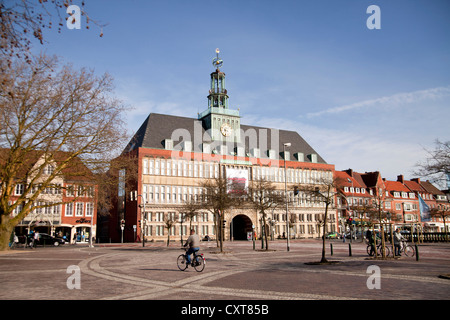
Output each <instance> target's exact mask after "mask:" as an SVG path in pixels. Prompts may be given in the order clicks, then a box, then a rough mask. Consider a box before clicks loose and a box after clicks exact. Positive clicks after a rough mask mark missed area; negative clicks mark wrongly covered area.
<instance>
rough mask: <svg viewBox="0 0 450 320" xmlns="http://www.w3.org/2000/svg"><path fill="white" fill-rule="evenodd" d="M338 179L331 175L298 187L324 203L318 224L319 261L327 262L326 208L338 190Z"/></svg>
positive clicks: (329, 205) (300, 190)
mask: <svg viewBox="0 0 450 320" xmlns="http://www.w3.org/2000/svg"><path fill="white" fill-rule="evenodd" d="M338 185H339V183H338V179H336V178H333V177H321V178H319V179H317V180H316V181H315V183H314V184H310V185H301V186H299V187H298V191H299V192H304V193H305V194H307V195H308V196H309V197H312V198H314V199H316V201H317V202H319V203H322V204H324V205H325V212H324V214H323V216H322V218H321V219H320V225H321V226H323V234H322V258H321V260H320V263H327V262H328V260H327V259H326V257H325V239H326V237H325V235H326V232H327V225H328V209H329V208H331V206H332V204H333V203H334V198H335V196H336V190H338Z"/></svg>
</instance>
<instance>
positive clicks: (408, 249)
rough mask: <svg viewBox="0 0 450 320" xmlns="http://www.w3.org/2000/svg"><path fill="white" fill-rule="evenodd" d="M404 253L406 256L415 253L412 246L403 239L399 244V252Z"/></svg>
mask: <svg viewBox="0 0 450 320" xmlns="http://www.w3.org/2000/svg"><path fill="white" fill-rule="evenodd" d="M402 253H404V254H405V256H407V257H414V255H415V254H416V250H415V249H414V247H413V246H411V245H409V244H407V243H406V241H405V240H403V241H402V242H401V244H400V254H402Z"/></svg>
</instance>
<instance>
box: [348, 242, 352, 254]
mask: <svg viewBox="0 0 450 320" xmlns="http://www.w3.org/2000/svg"><path fill="white" fill-rule="evenodd" d="M348 256H349V257H351V256H352V244H351V243H349V244H348Z"/></svg>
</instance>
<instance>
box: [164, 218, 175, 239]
mask: <svg viewBox="0 0 450 320" xmlns="http://www.w3.org/2000/svg"><path fill="white" fill-rule="evenodd" d="M174 225H175V220H174V219H173V218H172V217H171V216H169V215H167V216H165V217H164V227H165V228H166V229H167V246H169V244H170V229H172V227H173V226H174Z"/></svg>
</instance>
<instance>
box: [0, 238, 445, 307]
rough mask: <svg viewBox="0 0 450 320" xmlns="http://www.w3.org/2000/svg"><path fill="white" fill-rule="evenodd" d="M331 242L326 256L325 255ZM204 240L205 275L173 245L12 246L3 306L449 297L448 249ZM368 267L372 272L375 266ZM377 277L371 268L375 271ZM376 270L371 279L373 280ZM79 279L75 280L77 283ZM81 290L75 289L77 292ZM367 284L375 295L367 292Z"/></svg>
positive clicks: (0, 276) (1, 274)
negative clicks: (383, 255)
mask: <svg viewBox="0 0 450 320" xmlns="http://www.w3.org/2000/svg"><path fill="white" fill-rule="evenodd" d="M330 243H332V244H333V256H331V255H330ZM260 249H261V243H260V242H257V243H256V250H253V245H252V243H251V242H247V241H235V242H226V243H225V245H224V251H225V253H218V252H217V248H216V245H215V242H203V243H202V252H203V253H204V254H205V257H206V261H207V264H206V268H205V270H204V271H203V272H200V273H199V272H196V271H195V270H194V269H193V268H188V269H187V270H186V271H180V270H178V268H177V265H176V258H177V256H178V255H179V254H181V253H182V252H183V251H182V250H180V247H179V245H178V244H177V243H171V245H170V246H169V247H166V246H165V244H163V243H149V244H146V246H145V247H142V245H141V244H123V245H121V244H116V245H114V244H108V245H97V246H95V247H94V248H89V247H88V246H85V245H63V246H60V247H46V248H43V247H38V248H37V249H33V250H31V249H23V248H19V249H16V250H12V251H10V252H7V253H2V254H0V289H1V290H0V299H2V300H10V299H14V300H16V299H19V300H23V299H26V300H41V299H51V300H54V299H56V300H80V299H83V300H97V299H100V300H179V299H180V300H186V299H187V300H236V301H238V300H273V299H275V300H310V299H312V300H336V299H337V300H352V299H356V300H360V299H363V300H366V299H368V300H373V299H376V300H378V299H382V300H399V299H401V300H404V299H406V300H419V299H420V300H448V299H449V297H450V279H448V278H447V277H446V275H448V274H450V244H445V243H437V244H423V245H420V246H419V253H420V255H419V261H416V259H415V258H407V257H401V258H400V259H395V260H392V259H389V260H373V259H369V257H368V255H367V253H366V244H363V243H360V242H356V243H355V242H354V243H352V245H351V249H352V256H349V246H348V243H342V241H338V240H333V241H331V242H327V258H328V259H329V260H331V261H334V262H336V263H333V264H329V265H314V264H308V263H309V262H317V261H319V260H320V255H321V242H320V241H318V240H293V241H291V243H290V251H289V252H287V250H286V242H284V241H273V242H271V243H270V251H268V252H264V251H261V250H260ZM374 266H375V267H374ZM374 270H375V271H374ZM377 272H378V273H377ZM77 277H78V278H77ZM77 285H78V287H77ZM369 287H372V288H369Z"/></svg>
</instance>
